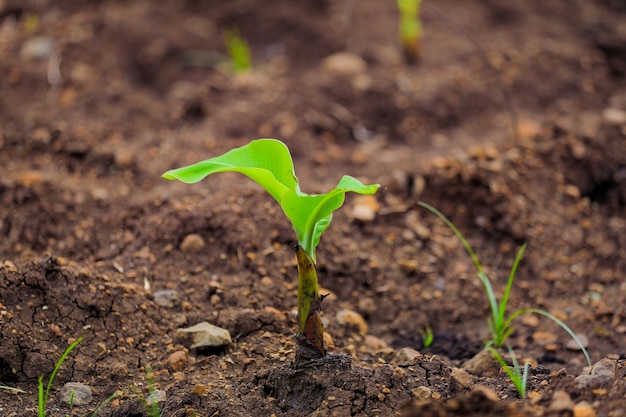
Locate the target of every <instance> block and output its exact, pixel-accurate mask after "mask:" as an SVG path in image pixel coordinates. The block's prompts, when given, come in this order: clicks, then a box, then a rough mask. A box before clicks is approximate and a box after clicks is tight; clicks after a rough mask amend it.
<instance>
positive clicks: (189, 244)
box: [180, 233, 206, 253]
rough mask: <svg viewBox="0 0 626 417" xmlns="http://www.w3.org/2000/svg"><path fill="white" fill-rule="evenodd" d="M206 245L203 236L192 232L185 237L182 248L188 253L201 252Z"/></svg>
mask: <svg viewBox="0 0 626 417" xmlns="http://www.w3.org/2000/svg"><path fill="white" fill-rule="evenodd" d="M205 246H206V243H204V239H203V238H202V236H200V235H199V234H196V233H191V234H189V235H187V236H185V238H184V239H183V242H182V243H181V244H180V250H181V251H183V252H186V253H194V252H200V251H201V250H202V249H204V247H205Z"/></svg>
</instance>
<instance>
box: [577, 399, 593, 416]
mask: <svg viewBox="0 0 626 417" xmlns="http://www.w3.org/2000/svg"><path fill="white" fill-rule="evenodd" d="M573 417H596V411H595V410H594V409H593V407H592V406H591V404H589V403H588V402H587V401H581V402H579V403H578V404H576V405H575V406H574V416H573Z"/></svg>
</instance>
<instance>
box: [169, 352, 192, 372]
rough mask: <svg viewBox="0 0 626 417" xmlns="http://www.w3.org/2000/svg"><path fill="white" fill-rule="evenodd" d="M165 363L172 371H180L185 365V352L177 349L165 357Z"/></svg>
mask: <svg viewBox="0 0 626 417" xmlns="http://www.w3.org/2000/svg"><path fill="white" fill-rule="evenodd" d="M167 363H168V365H169V366H170V368H172V370H174V371H180V370H181V369H183V368H184V367H185V365H187V354H186V353H185V351H182V350H177V351H176V352H174V353H172V354H171V355H170V356H169V357H168V358H167Z"/></svg>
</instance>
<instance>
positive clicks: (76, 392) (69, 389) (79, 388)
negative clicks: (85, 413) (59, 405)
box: [60, 382, 93, 406]
mask: <svg viewBox="0 0 626 417" xmlns="http://www.w3.org/2000/svg"><path fill="white" fill-rule="evenodd" d="M60 395H61V401H63V402H66V403H68V404H73V405H77V406H80V405H87V404H89V403H90V402H91V400H92V398H93V396H92V394H91V388H90V387H88V386H87V385H85V384H81V383H78V382H68V383H67V384H65V385H63V388H61V393H60Z"/></svg>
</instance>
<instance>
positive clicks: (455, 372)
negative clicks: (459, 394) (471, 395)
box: [450, 368, 474, 389]
mask: <svg viewBox="0 0 626 417" xmlns="http://www.w3.org/2000/svg"><path fill="white" fill-rule="evenodd" d="M450 376H451V377H452V379H453V380H454V382H455V383H456V385H457V387H458V388H460V389H470V388H472V386H473V385H474V383H473V382H472V377H471V376H470V374H468V373H467V372H466V371H465V370H463V369H459V368H453V369H452V372H451V373H450Z"/></svg>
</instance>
